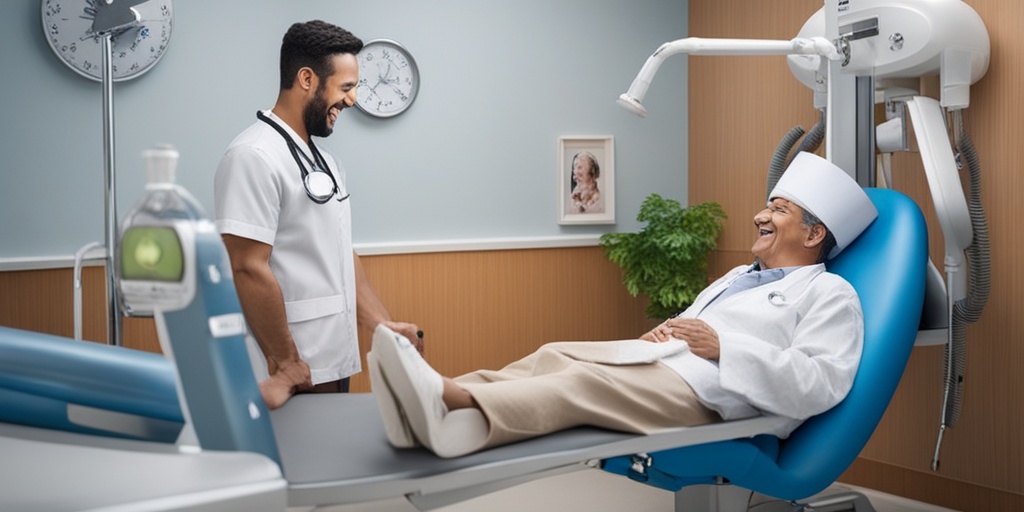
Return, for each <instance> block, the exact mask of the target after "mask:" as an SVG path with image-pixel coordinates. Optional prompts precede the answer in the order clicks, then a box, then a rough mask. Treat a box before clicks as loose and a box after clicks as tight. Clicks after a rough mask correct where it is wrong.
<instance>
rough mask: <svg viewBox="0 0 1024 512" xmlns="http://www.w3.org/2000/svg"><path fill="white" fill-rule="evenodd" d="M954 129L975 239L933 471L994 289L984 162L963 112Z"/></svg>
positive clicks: (955, 309)
mask: <svg viewBox="0 0 1024 512" xmlns="http://www.w3.org/2000/svg"><path fill="white" fill-rule="evenodd" d="M953 121H954V122H953V130H954V135H955V138H956V145H957V148H958V149H959V151H960V157H961V159H962V160H961V163H962V164H963V163H966V165H967V167H968V170H969V171H970V187H971V188H970V194H969V198H968V201H967V208H968V211H969V213H970V217H971V227H972V229H973V231H974V238H973V240H972V241H971V245H970V246H968V247H967V248H966V249H965V250H964V254H965V256H966V257H967V263H968V272H969V274H968V277H969V279H970V286H969V291H968V293H967V296H966V297H964V298H962V299H959V300H957V301H956V302H954V303H953V306H952V318H951V319H950V329H951V332H950V337H949V343H948V344H947V345H946V358H945V364H946V375H945V393H944V394H943V398H942V425H940V426H939V438H938V441H937V442H936V444H935V456H934V458H933V459H932V470H937V469H938V467H939V449H940V447H941V446H942V435H943V433H944V431H945V429H946V428H947V427H949V428H953V427H955V426H956V422H957V419H958V418H959V417H960V410H961V406H962V403H963V390H964V373H965V369H966V366H967V364H966V359H967V324H972V323H974V322H977V321H978V319H979V318H981V312H982V310H983V309H984V308H985V303H986V302H988V295H989V290H990V288H991V274H992V266H991V261H990V256H989V236H988V223H987V221H986V220H985V210H984V209H983V208H982V206H981V161H980V160H979V159H978V153H977V151H975V149H974V142H973V141H972V140H971V137H970V135H968V134H967V131H966V130H965V129H964V121H963V113H962V111H961V110H956V111H954V112H953Z"/></svg>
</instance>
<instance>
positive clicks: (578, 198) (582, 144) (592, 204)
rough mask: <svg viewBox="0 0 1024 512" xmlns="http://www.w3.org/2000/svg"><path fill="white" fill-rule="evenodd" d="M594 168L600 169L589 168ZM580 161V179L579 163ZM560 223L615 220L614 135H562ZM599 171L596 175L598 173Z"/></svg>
mask: <svg viewBox="0 0 1024 512" xmlns="http://www.w3.org/2000/svg"><path fill="white" fill-rule="evenodd" d="M590 162H593V163H594V164H596V166H595V165H590V166H589V167H590V169H592V170H593V169H596V170H597V172H596V173H593V172H592V171H591V172H589V173H588V172H587V170H586V168H587V167H588V164H589V163H590ZM577 163H579V164H580V167H581V169H580V172H579V175H580V176H582V178H580V179H577V173H576V172H575V166H576V164H577ZM556 169H557V171H558V172H557V173H556V175H557V179H558V186H557V187H556V188H557V191H558V202H557V205H558V223H559V224H614V223H615V141H614V138H613V137H612V136H610V135H603V136H589V137H559V138H558V163H557V166H556ZM595 174H596V176H595Z"/></svg>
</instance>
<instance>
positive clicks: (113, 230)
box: [100, 31, 122, 346]
mask: <svg viewBox="0 0 1024 512" xmlns="http://www.w3.org/2000/svg"><path fill="white" fill-rule="evenodd" d="M100 39H101V41H102V43H103V44H102V47H103V56H102V57H103V59H102V65H103V170H104V175H105V178H106V191H105V194H104V205H105V207H106V222H105V229H104V234H105V240H106V249H107V257H106V266H107V316H108V319H107V320H108V323H107V343H108V344H110V345H117V346H120V345H121V322H122V317H121V304H120V301H118V300H117V277H116V274H117V272H115V268H114V251H116V250H117V187H116V185H117V183H116V180H115V178H114V72H113V63H112V61H113V54H112V50H111V32H109V31H108V32H105V33H103V34H102V35H101V37H100Z"/></svg>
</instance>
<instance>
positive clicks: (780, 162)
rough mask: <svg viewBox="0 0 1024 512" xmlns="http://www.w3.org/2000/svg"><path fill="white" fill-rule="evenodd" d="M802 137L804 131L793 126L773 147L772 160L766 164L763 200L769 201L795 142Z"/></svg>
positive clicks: (784, 169) (787, 162)
mask: <svg viewBox="0 0 1024 512" xmlns="http://www.w3.org/2000/svg"><path fill="white" fill-rule="evenodd" d="M803 136H804V129H803V128H802V127H800V126H794V127H792V128H790V129H789V132H787V133H786V136H785V137H783V138H782V140H781V141H779V145H778V146H776V147H775V152H774V153H772V160H771V162H770V163H769V164H768V187H767V188H766V189H765V191H764V194H765V200H766V201H767V200H770V199H771V198H770V197H767V196H769V195H771V193H772V190H775V185H776V184H778V183H779V178H781V177H782V173H783V172H785V171H786V165H787V164H789V152H790V150H792V149H793V146H794V145H795V144H796V141H798V140H800V137H803Z"/></svg>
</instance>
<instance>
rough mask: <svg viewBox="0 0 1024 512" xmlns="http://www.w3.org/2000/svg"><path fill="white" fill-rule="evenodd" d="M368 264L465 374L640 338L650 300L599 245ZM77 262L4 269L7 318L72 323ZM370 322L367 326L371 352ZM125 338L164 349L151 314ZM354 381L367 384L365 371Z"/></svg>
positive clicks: (30, 325) (96, 298)
mask: <svg viewBox="0 0 1024 512" xmlns="http://www.w3.org/2000/svg"><path fill="white" fill-rule="evenodd" d="M363 264H364V267H365V269H366V272H367V274H368V275H369V277H370V280H371V282H372V283H373V284H374V288H375V289H376V290H377V293H378V294H379V295H380V297H381V299H382V300H383V301H384V303H385V304H386V305H387V307H388V309H389V311H390V313H391V315H392V316H393V318H394V319H395V320H402V321H412V322H416V323H417V324H419V326H420V327H421V328H422V329H423V330H424V332H425V341H426V355H427V358H428V359H429V360H430V361H431V363H432V364H434V365H435V366H436V367H437V368H438V370H440V371H441V372H442V373H445V374H448V375H458V374H461V373H466V372H468V371H471V370H475V369H478V368H500V367H502V366H504V365H506V364H508V363H510V362H512V361H514V360H516V359H519V358H520V357H523V356H525V355H527V354H529V353H530V352H532V351H533V350H535V349H536V348H537V347H539V346H540V345H541V344H543V343H546V342H549V341H559V340H609V339H624V338H635V337H637V336H639V335H640V334H643V333H644V332H646V331H647V330H648V329H650V325H649V322H648V320H647V319H646V318H645V316H644V312H643V309H644V307H645V306H646V302H645V300H644V299H642V298H633V297H631V296H630V295H629V294H628V293H627V292H626V290H625V286H624V285H623V284H622V281H621V274H620V271H619V268H618V267H616V266H615V265H614V264H612V263H610V262H609V261H608V260H607V259H605V257H604V250H603V249H602V248H600V247H575V248H564V249H523V250H508V251H479V252H453V253H432V254H410V255H391V256H366V257H363ZM85 270H86V271H85V273H84V276H83V277H84V281H83V292H84V293H83V304H84V307H83V318H84V322H83V327H84V328H83V338H84V339H86V340H90V341H97V342H105V341H106V321H105V318H106V317H105V315H106V296H105V277H104V274H103V268H102V267H90V268H86V269H85ZM71 290H72V272H71V270H70V269H55V270H34V271H21V272H0V325H5V326H9V327H16V328H20V329H27V330H32V331H39V332H46V333H51V334H57V335H61V336H71V335H72V333H73V313H72V292H71ZM369 340H370V332H369V331H367V330H360V345H361V347H362V354H363V355H364V361H365V353H366V351H367V350H368V349H369ZM124 345H125V346H126V347H130V348H136V349H141V350H148V351H152V352H159V351H160V348H159V343H158V342H157V340H156V329H155V327H154V326H153V321H152V319H139V318H131V319H126V323H125V328H124ZM352 385H353V390H354V391H368V390H369V379H368V377H367V375H366V374H365V372H364V373H363V374H360V375H357V376H356V377H355V378H354V379H353V384H352Z"/></svg>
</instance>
